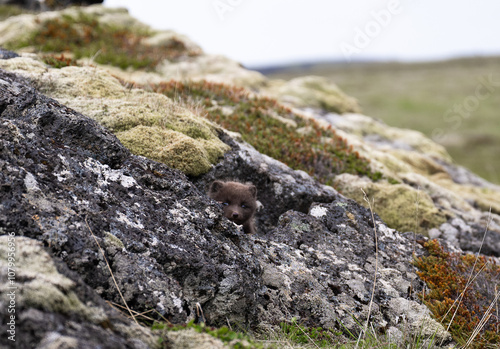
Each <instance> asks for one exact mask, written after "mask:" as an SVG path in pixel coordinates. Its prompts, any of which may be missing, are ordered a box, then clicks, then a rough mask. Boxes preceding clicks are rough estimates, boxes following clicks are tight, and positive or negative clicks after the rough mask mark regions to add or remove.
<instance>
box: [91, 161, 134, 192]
mask: <svg viewBox="0 0 500 349" xmlns="http://www.w3.org/2000/svg"><path fill="white" fill-rule="evenodd" d="M83 166H84V167H85V168H87V169H88V170H90V171H92V172H93V173H95V174H96V175H98V176H99V178H98V180H97V183H98V184H99V186H107V185H109V183H110V182H116V183H120V185H122V186H123V187H125V188H130V187H133V186H137V185H138V184H137V182H136V181H135V179H134V178H133V177H130V176H127V175H124V174H123V172H122V171H120V170H113V169H111V168H110V167H109V166H108V165H103V164H102V163H100V162H99V161H97V160H94V159H92V158H88V159H87V160H85V162H84V164H83Z"/></svg>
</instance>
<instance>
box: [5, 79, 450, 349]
mask: <svg viewBox="0 0 500 349" xmlns="http://www.w3.org/2000/svg"><path fill="white" fill-rule="evenodd" d="M0 81H1V84H0V92H1V93H0V110H1V123H0V125H1V128H0V130H1V136H2V137H1V138H0V142H1V149H2V151H1V153H0V166H1V169H2V171H1V180H0V183H1V188H2V189H1V193H2V204H1V206H0V226H1V227H2V228H3V233H4V234H6V233H13V234H15V235H16V236H17V237H18V240H16V241H18V242H17V244H18V246H19V247H18V248H19V250H22V248H24V247H22V246H21V245H23V244H30V245H36V246H38V248H41V245H40V243H41V244H43V246H45V247H44V248H45V249H46V250H47V253H48V254H46V256H48V255H50V256H51V257H50V258H51V259H53V260H54V261H57V260H61V262H60V263H62V264H64V265H66V266H67V267H68V268H69V269H70V270H71V271H72V272H73V273H74V274H72V275H76V274H78V277H79V278H81V282H83V283H85V284H86V285H88V286H89V287H90V288H92V289H93V290H94V291H93V292H95V294H97V295H99V296H100V297H102V298H103V299H105V300H107V301H110V302H113V303H116V304H123V303H122V298H121V296H120V293H119V292H118V290H117V289H116V287H115V284H114V281H113V277H112V276H111V274H110V272H109V270H108V268H107V265H106V260H107V261H108V262H109V265H110V267H111V271H112V273H113V276H114V279H115V280H116V283H117V286H118V288H119V289H120V291H121V293H122V295H123V298H124V299H125V301H126V302H127V303H128V306H129V307H131V308H132V309H133V310H134V311H137V312H142V311H149V310H151V309H154V311H155V314H161V316H163V317H164V318H166V319H168V320H169V321H171V322H174V323H182V322H185V321H187V320H189V319H193V318H194V316H195V315H194V314H195V305H196V303H200V304H201V306H202V308H203V310H204V312H205V317H206V320H207V322H208V323H209V324H211V325H223V324H226V323H227V322H229V323H238V324H242V325H244V326H250V327H253V328H266V327H267V326H273V325H276V324H277V323H279V322H280V321H284V320H286V319H289V318H290V317H292V316H293V317H296V318H298V319H300V320H301V321H302V322H303V323H306V324H309V325H313V326H325V327H327V326H333V327H336V328H339V329H342V328H347V329H349V330H350V331H353V332H358V331H359V330H360V327H359V325H358V324H357V323H356V322H354V321H353V317H354V318H356V319H357V320H358V321H360V322H361V323H364V321H365V320H366V317H367V315H368V309H369V304H370V293H371V288H372V286H373V281H371V280H373V276H374V273H375V267H376V266H377V268H378V273H379V274H377V275H378V276H379V277H378V281H377V288H376V293H375V298H374V304H373V305H372V310H371V314H372V317H373V318H375V319H377V322H375V323H374V326H376V327H378V326H381V327H387V328H393V329H394V331H396V332H397V330H398V327H400V326H402V324H401V323H399V321H400V320H398V319H401V317H400V316H399V315H403V314H404V312H405V311H406V310H405V309H408V307H407V306H408V305H410V308H412V309H420V313H419V314H420V315H421V316H419V317H418V318H419V319H422V318H424V319H427V320H426V321H425V324H427V325H428V326H431V327H430V328H429V333H430V332H432V333H433V334H434V333H435V330H436V329H438V332H437V333H438V337H439V338H440V339H445V340H448V339H449V335H448V334H447V333H446V332H445V331H444V330H443V329H442V327H440V326H441V325H439V324H438V323H436V322H434V320H432V319H430V318H429V315H428V313H427V311H426V308H423V307H420V306H419V304H420V303H419V301H418V299H417V298H416V297H415V292H418V291H419V290H420V289H421V287H422V285H421V283H420V282H419V280H418V278H417V277H416V274H415V273H414V267H413V266H412V265H411V263H410V262H411V258H412V257H411V256H412V255H411V253H412V251H415V252H416V253H417V255H418V254H420V253H422V250H421V249H420V248H419V245H416V244H415V242H414V237H413V235H412V234H410V235H408V236H406V235H401V234H399V233H397V232H395V231H393V230H391V229H389V228H388V227H387V226H386V225H385V224H383V223H382V222H381V221H380V220H379V219H378V218H376V219H377V221H376V222H375V226H376V230H377V235H378V237H379V239H380V244H379V247H380V253H379V255H378V261H377V260H376V259H375V255H374V229H373V222H372V221H371V218H370V217H371V216H370V213H369V211H367V210H366V209H364V208H362V207H361V206H359V205H358V204H356V203H355V202H354V201H350V200H347V199H346V198H344V197H342V196H340V195H339V194H337V193H336V192H335V191H334V190H333V189H332V188H329V187H325V186H323V185H320V184H318V183H317V182H315V181H314V180H312V179H311V178H310V177H309V176H308V175H307V174H305V173H302V172H299V171H293V170H292V169H289V168H288V167H286V166H285V165H283V164H281V163H279V162H277V161H276V160H273V159H270V158H267V157H265V156H262V155H260V154H259V153H257V152H256V151H255V150H253V149H252V148H251V147H249V146H247V145H244V144H241V145H239V144H238V143H237V142H235V141H234V140H233V139H231V138H230V137H229V136H228V135H225V136H223V137H222V138H223V139H224V141H225V142H226V143H227V144H228V145H229V146H230V147H231V149H232V150H231V151H230V152H229V153H227V154H226V155H225V158H224V160H223V161H222V162H221V163H219V164H217V165H216V166H215V167H214V168H213V169H212V170H211V172H209V173H208V174H207V175H206V176H205V177H200V178H198V179H197V181H196V186H195V185H194V184H193V183H192V182H191V181H190V180H189V179H188V178H187V177H186V176H185V175H184V174H182V173H181V172H179V171H176V170H173V169H171V168H169V167H167V166H166V165H164V164H160V163H157V162H154V161H151V160H148V159H146V158H143V157H138V156H135V155H131V154H130V153H129V151H128V150H127V149H126V148H125V147H124V146H123V145H121V144H120V142H119V140H118V139H117V138H116V137H115V136H114V135H113V134H112V133H110V132H109V131H108V130H107V129H105V128H103V127H102V126H100V125H99V124H97V123H96V122H95V121H93V120H92V119H89V118H87V117H85V116H84V115H82V114H79V113H78V112H75V111H74V110H72V109H70V108H68V107H65V106H63V105H61V104H60V103H58V102H56V101H55V100H53V99H50V98H47V97H45V96H43V95H41V94H39V93H38V92H37V91H36V90H35V89H34V88H33V86H32V85H31V83H30V82H29V81H27V80H24V79H23V78H21V77H19V76H16V75H13V74H10V73H6V72H4V71H0ZM226 175H231V176H232V177H233V178H234V177H238V178H239V179H240V180H253V181H254V182H255V183H254V184H256V185H257V187H258V189H259V193H261V194H259V195H260V196H259V200H261V202H262V204H263V208H262V210H261V212H259V213H258V216H259V219H258V223H259V224H258V225H257V229H258V231H259V232H258V234H257V235H255V236H248V235H243V234H242V232H241V228H240V227H237V226H235V225H234V224H233V223H231V222H230V221H228V220H227V219H225V218H224V217H223V214H222V209H221V207H220V206H218V204H217V203H215V202H213V201H212V200H210V199H209V198H208V197H207V196H206V195H205V193H204V188H205V187H206V184H207V183H209V182H210V180H211V179H212V178H215V177H219V176H226ZM197 187H198V188H197ZM314 202H323V204H321V203H314ZM96 242H99V245H100V246H101V248H102V250H100V248H99V247H98V245H97V243H96ZM105 259H106V260H105ZM53 263H58V262H53ZM75 273H76V274H75ZM56 275H57V274H54V277H56ZM34 277H35V278H36V277H38V276H34ZM40 277H42V276H40ZM47 278H50V276H47ZM57 278H60V277H59V276H57ZM54 282H55V281H54ZM54 282H52V283H54ZM61 282H62V281H61ZM68 285H69V283H68ZM410 286H411V287H410ZM66 287H67V293H68V294H69V292H70V291H71V290H72V288H71V287H70V286H66ZM68 287H69V288H68ZM23 289H24V286H23ZM89 297H90V296H89ZM19 302H20V308H22V309H26V311H30V312H33V311H35V310H36V311H41V312H44V311H49V312H50V311H55V310H54V309H51V308H48V309H46V308H44V307H43V302H41V303H40V302H38V303H36V302H32V301H31V300H30V299H29V298H23V299H20V300H19ZM79 302H80V303H82V304H87V303H88V299H86V298H85V297H83V296H82V297H81V298H79ZM402 305H404V306H402ZM75 307H77V308H78V305H75ZM419 307H420V308H419ZM3 309H5V308H3ZM78 309H80V308H78ZM59 311H61V312H63V313H64V312H71V311H72V310H71V309H69V310H68V309H65V308H64V309H62V310H59V309H58V310H57V311H56V312H59ZM79 311H80V310H79ZM80 312H83V313H85V311H84V310H81V311H80ZM395 314H398V315H397V316H395ZM2 316H3V318H2V321H3V320H4V319H6V316H7V314H6V313H2ZM414 318H415V319H416V318H417V317H414ZM79 321H80V320H79ZM419 321H420V320H419ZM20 324H22V325H20V326H21V327H20V330H21V329H22V328H23V327H22V326H25V325H23V324H24V323H22V322H20ZM92 324H93V325H92V326H97V327H98V326H101V327H102V326H104V325H103V324H102V323H99V322H98V323H97V324H96V323H92ZM427 325H426V326H427ZM89 326H90V324H89ZM127 326H132V325H131V323H130V322H128V324H127ZM342 326H344V327H342ZM411 326H413V327H414V328H416V329H419V330H420V327H419V325H417V324H413V325H411ZM426 328H427V327H426ZM98 330H99V329H96V330H95V332H92V333H95V336H96V337H97V338H100V337H99V336H100V335H99V334H98ZM50 331H52V329H51V328H50V327H47V330H43V329H42V330H40V332H39V333H38V334H37V335H36V337H33V338H32V340H33V341H36V340H42V338H49V339H50V338H53V335H52V337H51V334H50ZM142 331H143V332H144V331H145V334H144V333H143V332H141V333H142V334H140V335H139V334H134V335H132V337H127V336H128V334H127V335H125V334H124V333H125V332H126V331H125V330H123V331H122V332H120V331H116V332H115V333H116V335H117V336H122V337H121V338H122V340H123V341H127V340H129V339H130V338H135V339H137V340H141V341H143V342H144V341H146V342H147V340H146V339H147V338H154V335H153V334H151V333H150V332H148V331H149V330H144V329H143V330H142ZM120 333H121V334H120ZM127 333H128V332H127ZM134 333H135V332H134ZM62 335H63V336H66V337H68V340H76V341H78V340H80V339H79V338H77V337H72V336H73V334H71V333H69V332H68V333H66V332H64V331H63V333H62ZM66 337H64V338H63V339H65V338H66ZM58 338H59V337H58ZM71 338H73V339H71ZM75 338H76V339H75ZM141 338H146V339H141ZM429 338H430V337H429ZM102 340H103V341H104V342H106V339H102ZM148 340H149V339H148Z"/></svg>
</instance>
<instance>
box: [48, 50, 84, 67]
mask: <svg viewBox="0 0 500 349" xmlns="http://www.w3.org/2000/svg"><path fill="white" fill-rule="evenodd" d="M42 60H43V62H44V63H45V64H48V65H50V66H51V67H54V68H57V69H60V68H64V67H69V66H78V63H77V62H76V61H75V60H74V59H72V58H69V57H65V56H64V53H61V54H60V55H45V56H43V57H42Z"/></svg>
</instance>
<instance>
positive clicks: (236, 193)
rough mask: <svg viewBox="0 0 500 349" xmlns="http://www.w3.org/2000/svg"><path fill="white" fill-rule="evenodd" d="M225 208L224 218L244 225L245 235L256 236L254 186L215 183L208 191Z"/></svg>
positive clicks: (237, 183) (255, 191)
mask: <svg viewBox="0 0 500 349" xmlns="http://www.w3.org/2000/svg"><path fill="white" fill-rule="evenodd" d="M208 196H210V197H211V198H212V199H214V200H215V201H218V202H220V203H221V204H222V205H223V208H224V216H225V217H226V218H228V219H230V220H231V221H233V222H234V223H236V224H238V225H243V231H244V232H245V234H254V233H255V227H254V222H253V216H254V214H255V209H256V208H257V201H256V200H257V188H256V187H255V185H253V184H243V183H239V182H222V181H214V182H212V184H211V185H210V189H209V191H208Z"/></svg>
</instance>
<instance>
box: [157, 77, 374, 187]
mask: <svg viewBox="0 0 500 349" xmlns="http://www.w3.org/2000/svg"><path fill="white" fill-rule="evenodd" d="M152 90H153V91H155V92H159V93H163V94H165V95H167V96H168V97H170V98H173V99H180V100H181V101H182V102H183V103H185V104H187V105H195V106H198V107H199V106H201V107H202V108H203V110H205V112H206V114H205V116H206V117H207V118H208V119H210V120H212V121H214V122H216V123H218V124H219V125H221V126H222V127H224V128H226V129H228V130H230V131H235V132H239V133H240V134H241V135H242V138H243V140H244V141H246V142H248V143H249V144H251V145H252V146H254V147H255V148H256V149H257V150H258V151H259V152H261V153H263V154H266V155H268V156H270V157H272V158H274V159H277V160H280V161H282V162H284V163H285V164H287V165H288V166H290V167H291V168H293V169H296V170H303V171H305V172H307V173H309V174H310V175H311V176H313V177H315V178H316V179H317V180H319V181H320V182H322V183H325V184H331V183H332V182H333V178H334V177H335V175H336V174H339V173H344V172H348V173H355V174H359V175H367V176H368V177H370V178H372V179H373V180H378V179H380V178H381V177H382V175H381V173H379V172H376V173H373V172H371V170H370V166H369V161H368V160H367V159H365V158H363V157H361V156H360V155H359V154H358V153H357V152H355V151H354V150H353V149H352V146H349V145H348V144H347V142H346V141H345V140H344V139H343V138H342V137H340V136H338V135H337V134H336V133H335V131H334V130H333V129H332V128H331V127H327V128H325V127H321V126H320V125H319V124H318V123H317V122H316V121H314V120H309V119H305V118H303V117H301V116H299V115H297V114H295V113H294V112H292V111H291V110H290V109H289V108H286V107H284V106H283V105H281V104H280V103H278V102H277V101H276V100H274V99H271V98H267V97H262V96H257V95H253V94H251V93H250V92H248V91H247V90H245V89H244V88H240V87H231V86H227V85H224V84H219V83H211V82H207V81H201V82H186V83H181V82H178V81H170V82H169V83H160V84H157V85H155V86H152Z"/></svg>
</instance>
